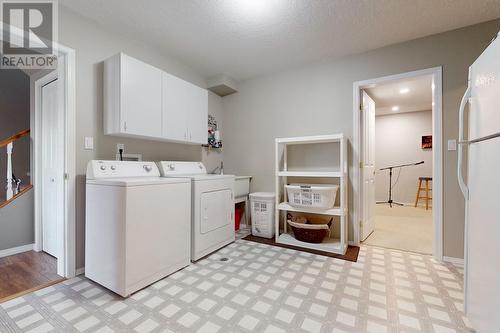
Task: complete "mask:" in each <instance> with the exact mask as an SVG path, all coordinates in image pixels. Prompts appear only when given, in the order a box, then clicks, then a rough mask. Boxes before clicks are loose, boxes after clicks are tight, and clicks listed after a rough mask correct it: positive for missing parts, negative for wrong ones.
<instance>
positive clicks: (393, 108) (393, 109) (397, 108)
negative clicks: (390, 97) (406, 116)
mask: <svg viewBox="0 0 500 333" xmlns="http://www.w3.org/2000/svg"><path fill="white" fill-rule="evenodd" d="M391 110H392V111H399V106H397V105H396V106H393V107H392V109H391Z"/></svg>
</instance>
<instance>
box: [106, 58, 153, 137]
mask: <svg viewBox="0 0 500 333" xmlns="http://www.w3.org/2000/svg"><path fill="white" fill-rule="evenodd" d="M161 75H162V72H161V70H159V69H158V68H156V67H153V66H151V65H148V64H146V63H144V62H142V61H139V60H137V59H134V58H132V57H129V56H127V55H125V54H123V53H120V54H117V55H116V56H114V57H112V58H110V59H108V60H106V62H105V63H104V77H105V82H104V101H105V102H104V109H105V110H104V113H105V117H104V134H111V135H127V136H139V137H148V138H155V137H160V136H161V131H162V128H161V120H162V105H161V103H162V101H161V93H162V92H161Z"/></svg>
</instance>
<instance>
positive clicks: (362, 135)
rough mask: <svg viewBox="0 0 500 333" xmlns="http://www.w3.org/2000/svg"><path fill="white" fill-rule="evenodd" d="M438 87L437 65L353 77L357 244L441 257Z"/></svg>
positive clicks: (355, 230) (439, 95) (439, 76)
mask: <svg viewBox="0 0 500 333" xmlns="http://www.w3.org/2000/svg"><path fill="white" fill-rule="evenodd" d="M441 94H442V90H441V69H440V68H433V69H427V70H422V71H415V72H409V73H403V74H398V75H393V76H388V77H381V78H377V79H373V80H367V81H363V82H356V83H355V84H354V97H355V98H354V99H355V104H356V105H357V107H356V109H355V117H354V118H355V120H354V133H355V135H354V140H353V152H354V154H353V155H354V156H353V157H354V160H355V163H354V165H356V166H359V168H355V170H354V182H353V187H354V192H355V193H354V206H355V210H354V216H353V217H354V221H356V222H357V223H354V232H355V234H354V241H355V243H357V245H359V244H361V243H362V244H366V245H374V246H380V247H386V248H392V249H398V250H403V251H410V252H419V253H424V254H433V255H434V257H435V258H437V259H441V256H442V231H441V230H442V216H441V179H442V177H441V172H442V171H441V152H442V148H441V146H442V145H441V135H442V131H441V98H442V96H441ZM356 101H357V102H356Z"/></svg>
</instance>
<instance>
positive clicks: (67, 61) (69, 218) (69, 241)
mask: <svg viewBox="0 0 500 333" xmlns="http://www.w3.org/2000/svg"><path fill="white" fill-rule="evenodd" d="M3 28H4V24H0V36H3ZM10 33H11V37H12V39H11V43H16V44H17V45H19V46H22V44H23V39H24V34H23V32H22V30H20V29H15V28H12V27H11V29H10ZM0 38H1V37H0ZM54 50H57V52H58V56H59V57H60V58H61V59H63V66H58V72H59V79H61V80H63V81H64V83H65V84H64V87H63V89H64V102H63V103H64V109H65V149H64V150H65V163H64V164H65V166H64V173H65V175H66V177H65V178H66V182H65V189H64V213H65V218H64V228H63V229H64V230H63V235H64V237H63V240H64V243H63V244H62V247H63V251H62V252H63V254H62V256H61V258H59V260H58V265H57V266H58V267H57V274H59V275H61V276H64V277H66V278H71V277H73V276H75V265H76V240H75V237H76V235H75V230H76V226H75V224H76V222H75V217H76V208H75V201H76V190H75V189H76V185H75V184H76V172H75V171H76V166H75V164H76V154H75V143H76V140H75V131H76V126H75V118H76V103H75V94H76V89H75V86H76V84H75V73H76V64H75V51H74V50H73V49H71V48H69V47H66V46H64V45H61V44H57V43H54ZM31 105H33V103H31ZM33 112H34V109H32V110H31V113H32V114H31V119H30V121H31V122H32V123H31V124H32V125H31V127H32V130H33V127H34V126H33V121H34V113H33ZM35 135H36V133H33V132H32V133H31V139H32V140H33V139H34V138H35ZM31 150H32V156H33V147H32V148H31ZM32 163H33V159H32ZM32 166H33V165H32ZM32 170H34V168H32ZM33 179H34V178H33ZM33 187H34V188H35V190H36V188H37V185H36V184H35V181H34V182H33ZM35 198H36V195H35ZM35 214H39V206H37V205H35ZM35 232H36V233H37V234H36V239H39V233H40V228H39V225H38V226H35ZM40 244H41V243H39V244H37V246H36V247H35V250H39V246H40Z"/></svg>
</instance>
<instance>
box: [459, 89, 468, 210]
mask: <svg viewBox="0 0 500 333" xmlns="http://www.w3.org/2000/svg"><path fill="white" fill-rule="evenodd" d="M469 97H470V85H469V86H468V87H467V90H465V93H464V96H463V97H462V101H461V102H460V109H459V115H458V161H457V177H458V185H459V186H460V190H462V194H463V195H464V198H465V200H468V199H469V188H468V187H467V184H465V181H464V177H463V167H462V164H463V149H464V146H466V144H465V142H464V114H465V106H466V105H467V102H468V100H469Z"/></svg>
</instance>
